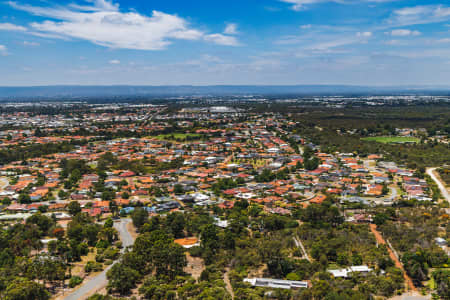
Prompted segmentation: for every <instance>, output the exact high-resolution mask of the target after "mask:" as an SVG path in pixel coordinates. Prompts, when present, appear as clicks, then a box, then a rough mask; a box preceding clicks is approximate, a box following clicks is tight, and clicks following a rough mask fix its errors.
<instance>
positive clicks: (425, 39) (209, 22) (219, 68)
mask: <svg viewBox="0 0 450 300" xmlns="http://www.w3.org/2000/svg"><path fill="white" fill-rule="evenodd" d="M116 84H126V85H217V84H219V85H222V84H226V85H228V84H229V85H294V84H343V85H370V86H394V85H445V86H450V1H434V0H227V1H206V0H192V1H186V0H145V1H144V0H141V1H137V0H69V1H67V0H57V1H56V0H33V1H24V0H14V1H2V0H0V86H34V85H116Z"/></svg>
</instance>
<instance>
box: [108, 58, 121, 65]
mask: <svg viewBox="0 0 450 300" xmlns="http://www.w3.org/2000/svg"><path fill="white" fill-rule="evenodd" d="M109 63H110V64H111V65H119V64H120V60H118V59H113V60H110V61H109Z"/></svg>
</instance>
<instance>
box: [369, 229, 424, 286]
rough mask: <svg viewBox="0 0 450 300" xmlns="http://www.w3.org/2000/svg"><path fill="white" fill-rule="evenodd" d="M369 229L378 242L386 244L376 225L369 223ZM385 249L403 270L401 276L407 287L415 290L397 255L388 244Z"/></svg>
mask: <svg viewBox="0 0 450 300" xmlns="http://www.w3.org/2000/svg"><path fill="white" fill-rule="evenodd" d="M370 231H372V233H373V235H375V238H376V240H377V242H378V244H381V245H386V241H385V240H384V238H383V236H382V235H381V233H380V232H379V231H378V230H377V225H375V224H370ZM387 249H388V252H389V256H390V258H391V259H392V260H393V261H394V262H395V266H396V267H397V268H399V269H401V270H402V271H403V277H404V278H405V281H406V283H407V285H408V288H409V289H410V290H412V291H417V289H416V287H415V286H414V284H413V282H412V279H411V277H409V276H408V274H406V271H405V269H404V268H403V264H402V263H401V262H400V261H399V260H398V258H397V256H395V254H394V252H393V251H392V249H391V248H390V247H389V246H388V248H387Z"/></svg>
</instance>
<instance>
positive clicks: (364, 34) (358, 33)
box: [356, 31, 372, 37]
mask: <svg viewBox="0 0 450 300" xmlns="http://www.w3.org/2000/svg"><path fill="white" fill-rule="evenodd" d="M356 36H358V37H371V36H372V32H370V31H364V32H357V33H356Z"/></svg>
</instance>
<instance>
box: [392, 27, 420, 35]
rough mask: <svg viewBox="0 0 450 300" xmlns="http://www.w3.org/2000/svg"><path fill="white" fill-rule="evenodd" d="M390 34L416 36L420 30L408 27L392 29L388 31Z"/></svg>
mask: <svg viewBox="0 0 450 300" xmlns="http://www.w3.org/2000/svg"><path fill="white" fill-rule="evenodd" d="M390 35H392V36H418V35H420V31H417V30H409V29H394V30H392V31H391V32H390Z"/></svg>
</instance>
